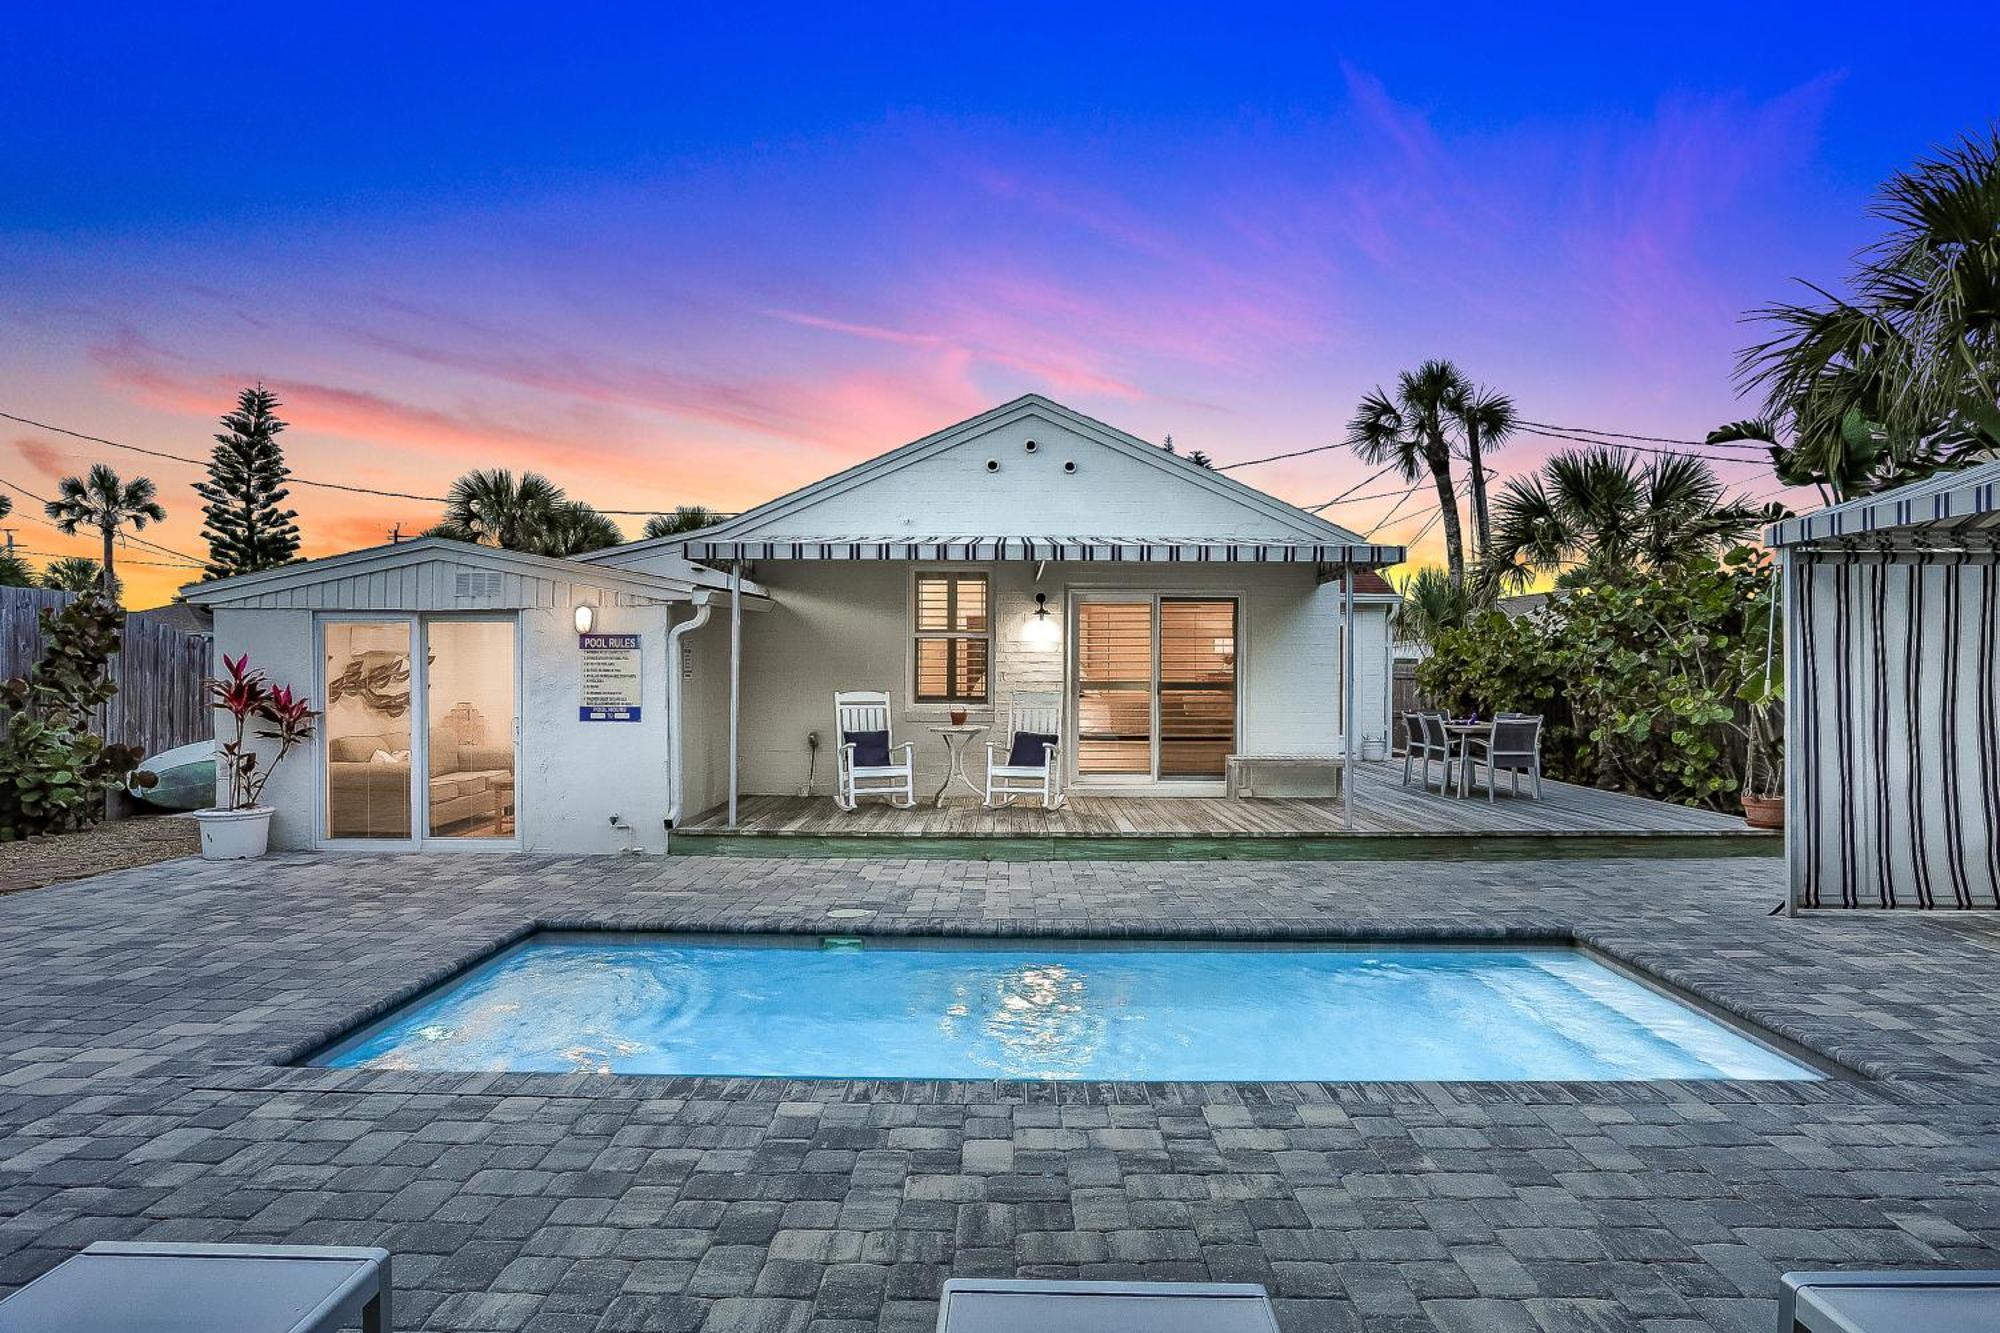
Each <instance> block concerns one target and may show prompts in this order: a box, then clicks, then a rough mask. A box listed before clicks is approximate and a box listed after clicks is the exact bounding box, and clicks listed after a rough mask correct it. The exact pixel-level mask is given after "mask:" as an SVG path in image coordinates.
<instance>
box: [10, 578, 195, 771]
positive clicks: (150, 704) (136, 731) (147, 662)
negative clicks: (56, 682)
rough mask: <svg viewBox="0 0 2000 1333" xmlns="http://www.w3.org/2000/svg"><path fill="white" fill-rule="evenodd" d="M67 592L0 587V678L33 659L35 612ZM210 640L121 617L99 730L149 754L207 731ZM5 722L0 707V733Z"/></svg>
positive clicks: (55, 607)
mask: <svg viewBox="0 0 2000 1333" xmlns="http://www.w3.org/2000/svg"><path fill="white" fill-rule="evenodd" d="M72 600H74V595H73V594H71V593H66V592H50V591H48V590H46V589H43V588H0V680H4V679H8V678H11V677H14V676H25V675H27V674H28V671H29V669H30V668H31V667H33V666H34V665H35V663H36V662H38V661H40V660H41V656H42V628H41V624H40V617H39V613H40V612H42V611H43V610H51V611H60V610H61V609H62V608H63V607H65V606H67V605H68V604H69V603H70V602H71V601H72ZM212 642H213V640H212V639H211V638H210V636H208V635H206V634H184V633H182V632H181V631H179V630H176V629H169V628H168V627H166V626H164V625H155V624H153V623H151V622H150V621H145V620H127V621H126V622H125V626H124V630H123V647H122V648H121V649H120V651H119V653H118V655H117V656H116V657H114V658H112V659H111V678H112V679H113V680H115V681H116V682H118V693H117V694H116V695H114V696H112V699H111V702H110V703H109V704H108V705H107V706H106V708H105V713H106V717H105V720H104V735H105V736H106V738H107V739H109V740H111V741H113V742H116V743H118V744H120V745H136V746H138V747H139V749H140V751H141V752H142V753H144V754H149V755H150V754H158V753H159V752H160V751H162V750H170V749H172V748H173V747H174V746H176V745H188V744H192V743H193V742H195V741H198V740H206V739H208V738H209V737H212V736H213V735H214V734H215V721H214V719H213V718H212V717H211V716H210V715H209V710H208V700H207V698H206V697H205V695H204V692H203V690H202V681H203V679H204V678H205V677H206V676H207V675H208V674H209V671H210V663H209V653H210V645H211V644H212ZM6 726H7V719H6V717H5V715H4V713H0V734H4V732H5V729H6Z"/></svg>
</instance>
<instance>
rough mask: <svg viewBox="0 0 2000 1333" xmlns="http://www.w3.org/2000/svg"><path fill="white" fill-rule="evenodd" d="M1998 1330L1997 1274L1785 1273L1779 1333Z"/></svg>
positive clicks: (1966, 1332)
mask: <svg viewBox="0 0 2000 1333" xmlns="http://www.w3.org/2000/svg"><path fill="white" fill-rule="evenodd" d="M1994 1328H2000V1270H1995V1269H1990V1268H1987V1269H1967V1270H1964V1271H1962V1272H1955V1273H1954V1272H1938V1271H1923V1272H1912V1271H1910V1270H1909V1269H1889V1270H1876V1271H1874V1272H1869V1271H1867V1270H1865V1269H1852V1268H1850V1269H1844V1270H1842V1271H1840V1272H1836V1273H1787V1274H1785V1275H1784V1276H1783V1277H1782V1278H1780V1279H1779V1285H1778V1330H1779V1333H1905V1331H1906V1330H1914V1329H1922V1330H1925V1333H1973V1330H1975V1329H1977V1330H1987V1329H1994Z"/></svg>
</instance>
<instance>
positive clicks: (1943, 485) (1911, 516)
mask: <svg viewBox="0 0 2000 1333" xmlns="http://www.w3.org/2000/svg"><path fill="white" fill-rule="evenodd" d="M1987 528H2000V461H1995V462H1991V463H1982V464H1980V465H1979V466H1978V467H1969V468H1961V469H1959V470H1958V471H1956V472H1940V473H1938V474H1937V475H1936V476H1934V477H1926V478H1924V479H1923V480H1922V481H1914V482H1911V483H1910V484H1909V485H1907V486H1898V487H1896V489H1894V490H1892V491H1883V492H1882V493H1881V494H1879V495H1864V496H1862V497H1861V498H1860V499H1858V500H1848V501H1846V502H1845V503H1843V504H1837V505H1829V506H1828V507H1827V508H1825V509H1820V510H1815V511H1814V512H1813V513H1810V514H1805V515H1802V516H1801V517H1799V518H1789V519H1786V520H1785V521H1784V522H1782V523H1778V524H1774V525H1773V526H1771V527H1770V528H1767V529H1766V530H1765V532H1764V541H1765V544H1766V545H1769V546H1797V545H1800V544H1802V543H1804V542H1814V541H1827V540H1833V539H1839V538H1843V537H1859V536H1863V535H1865V534H1879V535H1880V537H1881V538H1883V539H1885V540H1886V539H1888V538H1890V537H1892V536H1893V534H1895V533H1897V532H1909V533H1912V534H1915V533H1918V532H1920V531H1921V532H1929V533H1938V532H1946V531H1948V532H1952V533H1957V534H1964V533H1966V532H1967V531H1968V530H1975V529H1987Z"/></svg>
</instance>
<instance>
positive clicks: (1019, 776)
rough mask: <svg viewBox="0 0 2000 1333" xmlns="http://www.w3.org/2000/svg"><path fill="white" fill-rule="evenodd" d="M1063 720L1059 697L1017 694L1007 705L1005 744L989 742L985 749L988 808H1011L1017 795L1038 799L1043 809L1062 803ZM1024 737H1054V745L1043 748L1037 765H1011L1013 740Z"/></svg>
mask: <svg viewBox="0 0 2000 1333" xmlns="http://www.w3.org/2000/svg"><path fill="white" fill-rule="evenodd" d="M1062 719H1063V701H1062V696H1061V695H1060V694H1045V693H1036V692H1025V691H1024V692H1022V693H1020V694H1016V695H1015V696H1014V697H1013V699H1012V700H1011V701H1010V702H1009V703H1008V705H1007V723H1008V725H1007V743H1006V744H1005V745H999V744H995V743H993V742H990V741H989V742H988V743H987V746H986V806H987V808H988V809H996V808H998V807H999V806H1006V805H1012V804H1013V803H1014V800H1015V798H1016V797H1019V796H1035V797H1039V798H1041V802H1042V809H1044V810H1055V809H1058V808H1060V807H1061V805H1062V803H1063V791H1062ZM1023 734H1030V735H1039V736H1053V737H1055V742H1054V744H1048V743H1044V744H1043V745H1042V753H1041V756H1040V762H1038V763H1033V764H1015V763H1011V762H1009V760H1010V758H1011V755H1012V751H1013V748H1014V737H1016V736H1019V735H1023Z"/></svg>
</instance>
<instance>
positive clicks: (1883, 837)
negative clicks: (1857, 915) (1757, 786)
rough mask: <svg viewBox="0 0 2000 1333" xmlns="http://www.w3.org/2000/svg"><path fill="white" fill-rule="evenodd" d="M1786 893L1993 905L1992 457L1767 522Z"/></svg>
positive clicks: (1999, 895) (1999, 514) (1824, 900)
mask: <svg viewBox="0 0 2000 1333" xmlns="http://www.w3.org/2000/svg"><path fill="white" fill-rule="evenodd" d="M1765 541H1766V542H1767V543H1768V544H1769V545H1770V546H1772V547H1773V548H1774V549H1776V551H1777V552H1778V556H1779V560H1780V562H1781V564H1782V568H1783V578H1784V589H1785V679H1786V698H1785V714H1786V718H1785V742H1786V743H1785V762H1786V782H1785V851H1786V859H1787V862H1788V866H1789V870H1790V878H1791V890H1792V898H1791V900H1792V904H1793V906H1794V907H1807V908H1815V907H1823V908H1843V907H1844V908H1918V909H1923V908H1943V909H1950V910H1960V909H1964V908H1987V909H1992V908H2000V463H1987V464H1985V465H1983V466H1980V467H1974V468H1967V469H1965V470H1964V471H1961V472H1950V473H1942V474H1940V475H1938V476H1934V477H1930V478H1927V479H1925V480H1923V481H1919V482H1915V483H1912V484H1910V485H1908V486H1902V487H1899V488H1897V489H1895V490H1891V491H1885V492H1883V493H1881V494H1879V495H1870V496H1863V497H1862V498H1860V499H1858V500H1850V501H1848V502H1847V503H1845V504H1839V505H1834V506H1832V507H1830V508H1827V509H1822V510H1819V511H1818V512H1817V513H1812V514H1807V515H1804V516H1803V517H1800V518H1795V519H1791V520H1789V521H1787V522H1784V523H1780V524H1778V525H1777V526H1775V527H1773V528H1771V529H1770V531H1769V532H1767V533H1766V534H1765Z"/></svg>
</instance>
